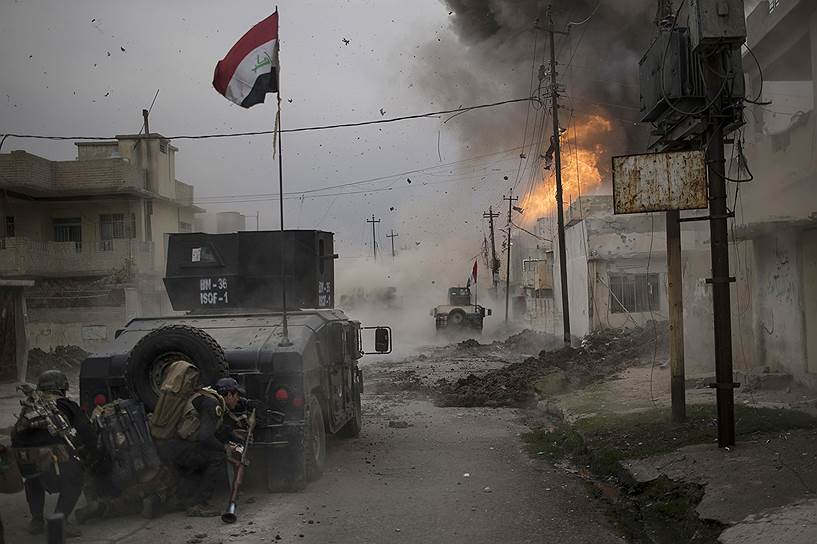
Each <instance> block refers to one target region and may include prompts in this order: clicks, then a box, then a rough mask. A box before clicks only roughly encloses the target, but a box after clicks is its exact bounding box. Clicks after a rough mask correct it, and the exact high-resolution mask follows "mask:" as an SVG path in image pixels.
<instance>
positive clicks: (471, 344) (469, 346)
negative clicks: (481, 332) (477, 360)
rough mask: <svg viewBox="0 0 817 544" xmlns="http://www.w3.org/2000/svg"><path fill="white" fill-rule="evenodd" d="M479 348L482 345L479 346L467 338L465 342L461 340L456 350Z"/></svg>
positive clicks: (475, 341)
mask: <svg viewBox="0 0 817 544" xmlns="http://www.w3.org/2000/svg"><path fill="white" fill-rule="evenodd" d="M480 347H482V344H480V343H479V342H478V341H477V340H474V339H473V338H468V339H467V340H463V341H462V342H460V343H458V344H457V349H458V350H467V349H477V348H480Z"/></svg>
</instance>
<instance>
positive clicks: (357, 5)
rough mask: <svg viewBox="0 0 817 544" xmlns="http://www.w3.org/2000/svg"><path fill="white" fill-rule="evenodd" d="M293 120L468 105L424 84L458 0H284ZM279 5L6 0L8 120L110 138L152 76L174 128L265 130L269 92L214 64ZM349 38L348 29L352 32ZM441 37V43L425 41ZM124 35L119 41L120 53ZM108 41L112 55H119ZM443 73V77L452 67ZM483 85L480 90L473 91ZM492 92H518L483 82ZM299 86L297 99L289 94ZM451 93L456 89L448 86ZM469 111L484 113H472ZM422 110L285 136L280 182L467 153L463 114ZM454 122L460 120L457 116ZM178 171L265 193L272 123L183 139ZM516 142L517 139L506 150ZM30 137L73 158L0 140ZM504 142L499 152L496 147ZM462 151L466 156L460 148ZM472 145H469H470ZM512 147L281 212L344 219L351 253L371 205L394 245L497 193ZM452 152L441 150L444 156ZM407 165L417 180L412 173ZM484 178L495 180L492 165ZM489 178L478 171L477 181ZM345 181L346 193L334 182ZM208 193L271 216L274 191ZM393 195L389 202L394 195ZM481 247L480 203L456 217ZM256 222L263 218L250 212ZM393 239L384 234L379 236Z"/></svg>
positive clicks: (331, 223) (2, 9)
mask: <svg viewBox="0 0 817 544" xmlns="http://www.w3.org/2000/svg"><path fill="white" fill-rule="evenodd" d="M278 5H279V11H280V13H281V39H282V49H281V63H282V76H281V85H282V90H283V93H282V94H283V96H284V98H285V100H286V101H285V102H284V106H285V109H284V112H283V117H284V126H285V127H297V126H305V125H315V124H323V123H338V122H350V121H360V120H368V119H375V118H379V117H380V116H381V114H380V112H379V110H380V108H383V109H384V110H385V111H386V116H387V117H388V116H397V115H402V114H411V113H417V112H424V111H432V110H436V109H444V108H448V107H456V106H458V105H459V104H458V103H454V102H450V101H447V100H446V99H445V97H437V99H436V100H435V99H434V98H433V97H431V95H430V94H429V93H427V92H424V91H423V90H422V89H420V88H418V87H419V85H415V84H414V82H415V79H416V74H417V73H418V70H420V71H422V70H424V63H426V62H431V59H427V58H422V56H423V55H426V56H428V55H429V52H433V47H434V46H435V42H437V38H443V39H441V40H440V41H439V42H438V43H439V44H440V45H439V47H446V46H447V47H450V46H451V44H452V43H455V39H454V38H452V32H451V31H450V30H449V19H448V18H449V13H448V9H447V8H446V7H445V6H444V5H443V4H442V3H441V2H440V1H438V0H412V1H411V2H406V1H405V0H368V1H367V0H347V1H343V2H340V1H337V2H328V1H325V0H324V1H318V0H297V1H294V0H280V1H279V4H278ZM273 10H274V4H271V3H268V2H258V1H245V2H240V3H235V2H219V3H216V2H201V1H196V2H194V1H187V0H174V1H173V2H159V1H154V0H151V1H147V0H144V1H141V2H118V1H116V2H114V1H110V0H105V1H98V0H84V1H81V2H80V1H76V2H47V1H44V0H43V1H11V0H2V4H0V66H2V68H3V77H2V79H0V132H22V133H38V134H50V135H91V136H96V135H99V136H103V135H112V134H117V133H132V132H137V131H138V130H139V128H140V127H141V113H140V112H141V109H142V108H143V107H147V106H148V105H149V103H150V100H151V99H152V97H153V94H154V93H155V91H156V89H160V93H159V97H158V100H157V102H156V105H155V106H154V108H153V112H152V114H151V130H152V131H154V132H161V133H163V134H165V135H173V134H183V133H184V134H191V133H193V134H195V133H210V132H224V131H249V130H264V129H270V128H271V127H272V125H273V118H274V111H275V107H274V97H273V96H272V95H270V97H268V103H267V104H263V105H259V106H256V107H254V108H252V109H249V110H244V109H242V108H240V107H238V106H235V105H232V104H231V103H229V102H228V101H227V100H225V99H224V98H223V97H221V96H220V95H218V94H217V93H216V92H215V91H214V90H213V88H212V86H211V81H212V75H213V68H214V66H215V63H216V62H217V61H218V60H219V59H220V58H222V57H223V55H224V54H225V53H226V52H227V51H228V50H229V48H230V47H231V46H232V44H233V43H234V42H235V41H236V40H237V39H238V38H239V37H240V36H241V35H242V34H243V33H244V32H245V31H246V30H248V29H249V28H250V27H251V26H252V25H253V24H255V23H256V22H258V21H260V20H261V19H263V18H264V17H266V16H267V15H269V13H271V12H272V11H273ZM343 38H347V39H349V40H351V42H350V44H349V45H344V43H343V42H342V39H343ZM429 44H431V49H429ZM122 48H124V51H122ZM109 53H110V55H109ZM443 77H444V76H443ZM477 94H479V93H477ZM483 98H484V99H485V101H493V100H495V99H504V98H509V97H508V96H504V95H503V96H497V95H496V89H487V90H486V92H485V96H484V97H483ZM290 99H291V100H292V102H291V103H289V101H288V100H290ZM452 100H453V99H452ZM469 115H475V114H469ZM440 123H441V121H438V120H419V121H410V122H406V123H400V124H391V125H379V126H374V127H365V128H359V129H344V130H338V131H327V132H313V133H307V134H293V135H288V136H286V137H285V139H284V142H283V144H284V169H285V176H284V177H285V184H286V187H285V191H297V190H301V189H309V188H314V187H321V186H326V185H335V184H339V183H345V182H349V181H356V180H361V179H367V178H370V177H378V176H384V175H389V174H393V173H397V172H402V171H407V170H414V169H420V168H424V167H428V166H433V165H438V164H440V163H448V162H453V161H457V160H458V159H461V158H462V157H463V156H466V157H467V156H471V154H473V152H469V151H467V150H464V146H461V143H460V141H459V139H458V138H459V135H458V134H457V131H456V128H455V127H452V128H449V126H448V125H447V126H446V127H444V129H443V131H442V132H440V135H439V136H440V149H439V155H438V145H437V144H438V131H439V129H440ZM453 124H454V123H453V122H452V124H451V125H453ZM175 144H176V145H177V146H178V147H179V148H180V153H179V154H178V156H177V177H178V178H179V179H180V180H182V181H185V182H188V183H192V184H193V185H194V186H195V188H196V195H197V198H198V197H208V196H209V197H211V196H221V195H256V194H260V193H274V192H276V190H277V174H276V172H277V170H276V166H275V162H274V161H273V158H272V153H271V149H272V139H271V137H255V138H235V139H229V140H209V141H184V140H180V141H177V142H175ZM514 145H518V142H509V145H508V146H507V148H511V147H513V146H514ZM12 149H25V150H27V151H29V152H32V153H35V154H39V155H42V156H45V157H47V158H50V159H62V160H65V159H72V158H74V157H75V148H74V146H73V144H72V143H69V142H64V143H54V142H38V141H33V140H25V141H23V140H8V141H7V142H6V144H5V146H4V149H3V151H4V152H8V151H9V150H12ZM498 151H499V150H498ZM463 153H465V155H463ZM469 153H470V154H469ZM508 157H513V154H511V155H507V154H506V155H502V156H498V157H491V158H487V159H483V160H481V161H477V162H475V163H468V164H466V165H458V166H455V167H448V168H441V169H439V170H437V171H433V172H430V173H423V174H417V175H410V176H402V177H398V178H394V179H391V180H387V181H384V182H379V183H377V184H372V185H369V186H368V187H372V188H375V187H380V188H383V187H388V186H393V187H394V190H392V191H387V192H380V193H372V194H371V195H355V196H351V197H350V196H341V197H337V198H335V197H326V198H318V199H304V201H303V203H302V202H301V201H299V200H290V201H288V203H287V210H288V211H287V212H286V213H287V226H289V227H302V228H309V227H316V226H320V227H322V228H325V229H328V230H334V231H336V233H337V239H338V241H339V246H340V248H341V249H342V253H343V254H344V255H345V256H347V257H353V256H355V255H362V254H365V253H366V252H367V251H369V249H368V248H367V247H366V246H364V245H363V244H364V242H365V241H367V240H368V238H367V236H368V234H367V233H370V231H369V230H367V229H368V228H369V226H368V225H366V223H365V222H364V219H365V217H367V216H371V214H372V213H375V214H376V215H377V216H378V217H382V218H383V222H382V223H381V224H380V227H381V231H382V233H383V234H386V233H387V232H388V230H389V229H391V228H395V229H396V230H398V232H400V238H398V242H399V245H412V246H413V245H414V242H415V241H420V240H423V241H425V240H428V239H430V238H433V237H434V234H433V233H434V232H435V230H436V229H437V228H439V227H440V226H441V225H444V226H446V229H447V230H448V231H451V229H452V228H453V226H452V225H451V224H450V221H449V219H450V217H449V215H450V214H452V213H455V210H458V209H464V208H468V209H469V210H470V209H471V208H473V211H474V212H476V211H477V210H481V208H482V207H483V206H486V207H487V203H488V201H489V200H491V199H497V198H498V197H499V196H501V193H502V187H501V186H499V185H494V184H493V183H490V184H488V183H486V182H487V181H490V180H494V181H495V180H501V174H502V173H503V170H502V169H503V168H506V167H507V168H508V169H510V167H511V166H513V167H515V163H514V162H512V161H508V160H506V161H505V162H496V161H497V160H501V159H507V158H508ZM440 158H442V160H440ZM406 177H410V178H411V179H412V184H411V185H409V184H408V182H407V180H406ZM489 178H490V179H489ZM480 180H481V181H482V185H481V186H478V184H479V183H480ZM330 192H336V191H330ZM246 200H250V201H249V202H241V203H232V204H224V203H213V202H207V203H202V206H204V207H206V208H208V209H210V210H215V211H218V210H230V209H235V210H238V211H241V212H243V213H245V214H247V215H253V216H254V215H255V212H256V210H258V211H260V213H261V227H262V228H273V227H275V228H277V221H278V215H277V211H276V210H277V201H275V200H273V199H269V200H260V199H257V198H250V199H246ZM392 207H393V208H394V210H391V209H390V208H392ZM469 213H471V212H470V211H469ZM458 225H459V226H460V227H462V229H464V230H463V232H465V233H470V236H469V239H470V238H472V240H470V245H472V246H473V248H469V251H470V250H471V249H474V248H476V247H477V246H478V244H479V243H480V242H481V240H482V234H481V226H480V225H479V219H478V217H474V218H471V221H470V222H469V223H465V222H464V221H462V222H458ZM248 226H250V227H252V226H254V225H253V221H251V220H248ZM387 241H388V240H386V239H385V238H381V241H380V243H381V244H382V245H383V246H384V247H385V246H386V243H387Z"/></svg>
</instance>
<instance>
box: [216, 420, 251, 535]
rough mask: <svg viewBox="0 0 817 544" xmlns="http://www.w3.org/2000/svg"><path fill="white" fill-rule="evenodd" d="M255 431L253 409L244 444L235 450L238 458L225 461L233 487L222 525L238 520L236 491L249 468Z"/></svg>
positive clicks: (222, 518)
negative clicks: (230, 474)
mask: <svg viewBox="0 0 817 544" xmlns="http://www.w3.org/2000/svg"><path fill="white" fill-rule="evenodd" d="M254 430H255V409H253V411H252V412H250V417H249V418H247V436H246V437H245V438H244V443H243V444H241V445H239V446H238V448H236V453H238V454H239V457H238V458H236V457H235V456H234V455H230V456H229V457H228V458H227V461H228V462H229V463H230V464H232V465H233V470H234V471H235V472H234V476H233V486H232V488H230V500H229V502H228V503H227V510H226V511H225V512H224V513H223V514H222V515H221V521H223V522H224V523H235V522H236V520H237V519H238V516H237V515H236V513H235V512H236V503H237V502H238V491H239V489H241V482H242V481H243V480H244V470H245V469H246V468H247V467H248V466H249V464H250V459H249V450H250V444H251V443H252V434H253V431H254Z"/></svg>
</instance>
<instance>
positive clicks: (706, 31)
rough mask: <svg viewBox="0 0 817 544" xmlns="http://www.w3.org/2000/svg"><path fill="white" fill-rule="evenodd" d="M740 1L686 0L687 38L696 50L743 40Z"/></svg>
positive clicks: (742, 14)
mask: <svg viewBox="0 0 817 544" xmlns="http://www.w3.org/2000/svg"><path fill="white" fill-rule="evenodd" d="M745 17H746V16H745V14H744V12H743V0H689V38H690V42H691V45H692V50H693V51H696V52H699V51H703V50H706V49H711V48H714V47H719V46H722V45H731V46H740V45H741V44H743V42H745V41H746V18H745Z"/></svg>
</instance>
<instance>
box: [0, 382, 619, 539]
mask: <svg viewBox="0 0 817 544" xmlns="http://www.w3.org/2000/svg"><path fill="white" fill-rule="evenodd" d="M364 410H365V412H366V416H365V427H364V431H363V433H362V435H361V436H360V438H358V439H354V440H345V441H333V442H331V443H330V447H329V453H328V462H327V469H326V473H325V474H324V477H323V478H322V479H321V480H319V481H318V482H314V483H312V484H311V485H310V486H309V487H308V489H307V490H306V491H305V492H303V493H299V494H279V495H267V494H263V493H259V492H254V493H252V494H251V495H245V496H244V497H243V499H244V501H245V502H244V504H242V505H241V510H240V516H241V517H240V520H239V522H238V523H237V524H235V525H233V526H224V525H222V524H221V522H220V521H219V520H218V518H215V519H189V518H185V517H184V516H182V515H180V514H171V515H168V516H165V517H163V518H160V519H158V520H152V521H146V520H143V519H141V518H139V517H133V518H125V519H116V520H106V521H102V522H99V523H96V524H93V525H89V526H86V527H85V528H84V531H85V535H84V537H83V538H82V539H79V541H80V542H93V543H97V542H99V543H103V542H105V543H108V542H110V543H113V542H121V543H137V542H139V543H141V542H158V541H161V542H173V543H174V544H175V543H178V544H181V543H186V542H200V543H202V544H206V543H217V542H224V543H226V542H247V543H254V542H276V537H280V540H277V542H313V543H351V542H355V543H381V542H406V543H418V542H423V543H437V542H440V543H442V542H468V543H483V542H484V543H494V542H502V543H523V542H546V543H558V544H572V543H586V542H592V543H594V544H606V543H613V542H623V540H622V539H621V538H619V537H618V536H616V533H615V532H614V531H613V530H612V529H611V528H610V526H609V524H608V523H607V521H606V519H605V517H604V515H603V514H602V513H601V512H600V511H599V510H598V506H597V505H596V503H594V502H593V501H592V499H590V498H589V497H588V496H587V493H586V491H585V489H584V487H583V485H582V483H581V482H580V481H578V480H577V479H575V478H573V477H571V476H569V475H567V474H565V473H564V472H563V471H561V470H559V469H555V468H553V467H552V466H550V465H549V464H547V463H546V462H543V461H541V460H536V459H531V458H530V457H529V456H528V455H527V454H526V453H525V452H523V451H522V445H521V442H520V441H519V437H518V435H519V433H521V432H524V430H525V428H524V427H522V426H521V425H520V424H519V423H517V422H516V420H517V419H518V416H519V414H518V413H517V412H515V411H514V410H505V409H502V410H492V409H483V408H473V409H462V408H438V407H436V406H434V405H433V404H431V403H430V402H428V401H425V400H417V399H412V398H409V397H407V396H406V395H405V394H402V393H393V394H390V395H367V396H366V397H365V400H364ZM390 422H400V423H397V425H405V424H408V425H409V426H407V427H403V428H399V427H394V426H390ZM392 425H395V423H392ZM466 474H468V476H466ZM0 512H2V514H3V518H4V520H5V522H6V532H7V533H6V534H7V541H8V542H14V543H15V544H16V543H19V544H27V543H29V542H30V543H34V542H42V540H39V539H32V538H30V537H28V535H25V534H24V527H25V523H26V522H27V518H25V517H24V516H25V515H26V510H25V501H24V499H23V497H22V495H16V496H0ZM196 535H199V536H198V538H197V537H196Z"/></svg>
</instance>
